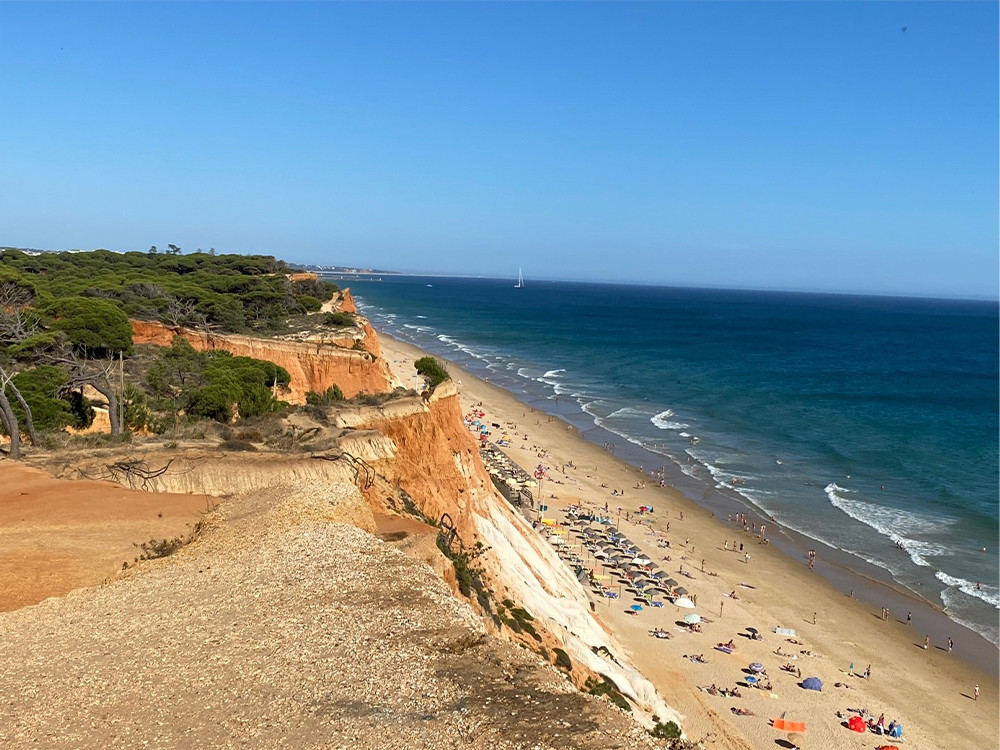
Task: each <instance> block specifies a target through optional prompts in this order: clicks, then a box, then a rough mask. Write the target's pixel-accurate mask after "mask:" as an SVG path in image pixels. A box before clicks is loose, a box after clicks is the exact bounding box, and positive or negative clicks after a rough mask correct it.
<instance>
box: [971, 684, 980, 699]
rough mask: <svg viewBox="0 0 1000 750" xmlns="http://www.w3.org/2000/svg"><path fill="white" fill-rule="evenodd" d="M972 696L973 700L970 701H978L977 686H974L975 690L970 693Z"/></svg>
mask: <svg viewBox="0 0 1000 750" xmlns="http://www.w3.org/2000/svg"><path fill="white" fill-rule="evenodd" d="M972 694H973V695H974V696H975V698H973V699H972V700H974V701H977V700H979V685H976V687H975V689H974V690H973V691H972Z"/></svg>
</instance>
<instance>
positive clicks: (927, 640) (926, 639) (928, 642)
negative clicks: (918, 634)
mask: <svg viewBox="0 0 1000 750" xmlns="http://www.w3.org/2000/svg"><path fill="white" fill-rule="evenodd" d="M930 645H931V637H930V636H929V635H925V636H924V651H926V650H927V648H928V646H930Z"/></svg>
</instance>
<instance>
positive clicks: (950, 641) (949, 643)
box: [948, 635, 955, 651]
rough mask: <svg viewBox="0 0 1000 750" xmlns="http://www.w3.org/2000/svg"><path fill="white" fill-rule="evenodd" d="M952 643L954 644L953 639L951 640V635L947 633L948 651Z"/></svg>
mask: <svg viewBox="0 0 1000 750" xmlns="http://www.w3.org/2000/svg"><path fill="white" fill-rule="evenodd" d="M954 645H955V641H953V640H952V639H951V636H950V635H949V636H948V650H949V651H951V649H952V647H953V646H954Z"/></svg>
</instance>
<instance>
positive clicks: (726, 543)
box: [722, 539, 729, 552]
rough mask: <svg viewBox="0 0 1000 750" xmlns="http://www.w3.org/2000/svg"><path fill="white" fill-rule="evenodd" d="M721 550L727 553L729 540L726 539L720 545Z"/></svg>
mask: <svg viewBox="0 0 1000 750" xmlns="http://www.w3.org/2000/svg"><path fill="white" fill-rule="evenodd" d="M722 548H723V549H724V550H726V552H729V540H728V539H727V540H726V541H724V542H723V543H722Z"/></svg>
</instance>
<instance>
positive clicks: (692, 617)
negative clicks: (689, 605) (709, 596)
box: [684, 612, 701, 625]
mask: <svg viewBox="0 0 1000 750" xmlns="http://www.w3.org/2000/svg"><path fill="white" fill-rule="evenodd" d="M684 622H686V623H687V624H688V625H697V624H698V623H699V622H701V615H699V614H695V613H694V612H692V613H691V614H689V615H684Z"/></svg>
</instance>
